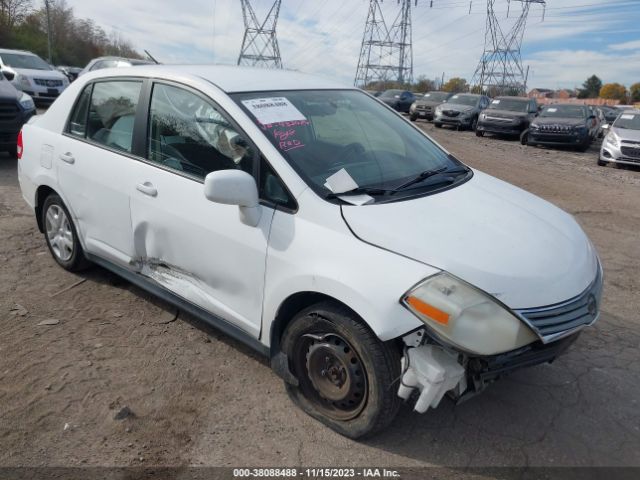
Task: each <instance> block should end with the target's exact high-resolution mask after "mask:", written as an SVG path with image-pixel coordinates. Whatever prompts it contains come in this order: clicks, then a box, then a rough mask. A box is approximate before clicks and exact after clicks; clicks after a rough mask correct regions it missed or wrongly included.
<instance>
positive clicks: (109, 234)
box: [56, 79, 142, 266]
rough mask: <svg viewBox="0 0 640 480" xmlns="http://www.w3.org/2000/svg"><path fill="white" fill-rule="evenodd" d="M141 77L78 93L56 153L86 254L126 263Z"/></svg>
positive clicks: (99, 84) (129, 249) (129, 248)
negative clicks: (131, 179) (131, 178)
mask: <svg viewBox="0 0 640 480" xmlns="http://www.w3.org/2000/svg"><path fill="white" fill-rule="evenodd" d="M141 89H142V81H141V80H136V79H109V80H107V81H99V82H96V83H93V84H89V85H88V86H87V87H85V89H84V90H83V92H82V93H81V95H80V96H79V97H78V100H77V102H76V105H75V107H74V110H73V111H72V114H71V117H70V120H69V124H68V126H67V131H66V133H65V134H64V135H63V136H62V137H61V141H60V146H59V147H60V148H58V151H57V155H58V156H57V158H56V163H57V170H58V179H59V182H60V185H61V186H62V191H63V192H64V195H65V197H66V200H67V202H68V203H69V204H70V207H71V209H72V211H73V213H74V215H75V216H76V217H77V225H78V229H79V234H80V235H81V236H82V237H83V239H84V243H85V247H86V249H87V251H88V252H89V253H93V254H97V255H99V256H101V257H104V258H107V259H108V260H111V261H114V262H117V263H119V264H121V265H124V266H128V265H129V264H130V262H131V260H132V257H133V254H134V249H133V234H132V230H131V215H130V210H129V195H130V193H131V190H132V188H131V184H130V182H128V181H126V178H127V177H129V176H130V174H131V166H132V164H133V163H134V160H133V131H134V125H135V119H136V112H137V109H138V105H139V100H140V93H141Z"/></svg>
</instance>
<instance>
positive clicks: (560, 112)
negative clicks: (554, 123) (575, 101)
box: [540, 105, 588, 118]
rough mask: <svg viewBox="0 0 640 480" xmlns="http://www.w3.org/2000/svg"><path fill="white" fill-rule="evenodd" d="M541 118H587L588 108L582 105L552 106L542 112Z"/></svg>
mask: <svg viewBox="0 0 640 480" xmlns="http://www.w3.org/2000/svg"><path fill="white" fill-rule="evenodd" d="M540 116H541V117H558V118H586V117H587V116H588V115H587V108H586V107H581V106H580V105H550V106H548V107H544V108H543V109H542V112H540Z"/></svg>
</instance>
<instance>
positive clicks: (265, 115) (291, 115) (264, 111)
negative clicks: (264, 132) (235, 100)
mask: <svg viewBox="0 0 640 480" xmlns="http://www.w3.org/2000/svg"><path fill="white" fill-rule="evenodd" d="M242 104H243V105H244V106H245V107H247V109H248V110H249V111H250V112H251V114H252V115H253V116H254V117H256V119H257V120H258V121H259V122H260V123H262V124H263V125H270V124H272V123H279V122H293V121H299V120H306V118H305V116H304V115H303V114H302V113H300V110H298V109H297V108H296V107H295V106H294V105H293V104H292V103H291V102H290V101H289V100H288V99H286V98H285V97H276V98H254V99H251V100H243V101H242Z"/></svg>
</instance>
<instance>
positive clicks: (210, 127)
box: [130, 83, 273, 338]
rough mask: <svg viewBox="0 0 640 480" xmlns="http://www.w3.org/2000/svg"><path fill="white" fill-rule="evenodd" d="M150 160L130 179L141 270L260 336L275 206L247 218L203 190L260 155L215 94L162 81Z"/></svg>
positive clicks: (154, 107)
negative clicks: (210, 180) (255, 220)
mask: <svg viewBox="0 0 640 480" xmlns="http://www.w3.org/2000/svg"><path fill="white" fill-rule="evenodd" d="M148 137H149V138H148V153H147V162H135V163H136V165H135V166H134V169H135V170H134V172H133V174H132V175H131V177H130V181H131V182H133V184H132V185H131V187H132V188H133V189H134V190H135V191H134V192H133V194H132V197H131V220H132V227H133V238H134V249H135V253H136V261H137V265H138V269H139V271H140V273H141V274H143V275H145V276H148V277H150V278H152V279H153V280H155V281H156V282H158V283H160V284H161V285H163V286H164V287H165V288H167V289H169V290H171V291H172V292H173V293H175V294H176V295H178V296H180V297H182V298H184V299H185V300H188V301H190V302H191V303H193V304H195V305H197V306H199V307H201V308H204V309H205V310H207V311H209V312H211V313H213V314H214V315H216V316H218V317H221V318H223V319H225V320H227V321H229V322H231V323H233V324H235V325H236V326H238V327H239V328H241V329H243V330H245V331H246V332H248V333H249V334H251V335H252V336H254V337H256V338H257V337H258V336H259V335H260V324H261V317H262V295H263V290H264V274H265V262H266V254H267V243H268V238H269V229H270V227H271V220H272V217H273V209H271V208H267V207H262V216H261V219H260V223H259V225H258V226H256V227H252V226H249V225H246V224H244V223H242V221H241V220H240V213H239V209H238V207H236V206H231V205H221V204H216V203H212V202H211V201H209V200H207V199H206V198H205V196H204V186H203V180H204V177H205V176H206V175H207V174H208V173H210V172H212V171H216V170H224V169H242V170H245V171H247V172H248V173H252V174H253V172H254V170H255V166H256V165H255V162H256V158H257V157H256V155H255V152H254V151H253V150H254V149H252V148H251V147H248V146H247V142H246V141H244V139H242V137H241V135H240V134H239V132H238V129H236V128H234V127H233V126H232V124H231V123H230V122H229V121H228V120H227V119H226V118H225V116H224V115H223V114H222V113H221V112H220V110H219V109H218V108H217V107H215V106H214V105H213V103H212V102H210V101H209V100H208V99H206V98H204V97H202V96H201V95H199V94H198V93H196V92H192V91H190V90H186V89H184V88H182V87H177V86H173V85H168V84H163V83H156V84H155V85H154V87H153V91H152V96H151V105H150V109H149V128H148Z"/></svg>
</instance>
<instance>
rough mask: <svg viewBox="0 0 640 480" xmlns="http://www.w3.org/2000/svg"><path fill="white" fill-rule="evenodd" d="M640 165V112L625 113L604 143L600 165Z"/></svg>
mask: <svg viewBox="0 0 640 480" xmlns="http://www.w3.org/2000/svg"><path fill="white" fill-rule="evenodd" d="M608 163H614V164H617V165H619V164H626V165H640V110H638V109H635V110H625V111H623V112H622V113H621V114H620V115H619V116H618V118H617V119H616V121H615V122H613V125H612V126H611V128H610V129H609V133H608V134H607V136H606V137H605V138H604V141H603V142H602V147H601V148H600V158H599V159H598V165H601V166H605V165H607V164H608Z"/></svg>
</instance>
